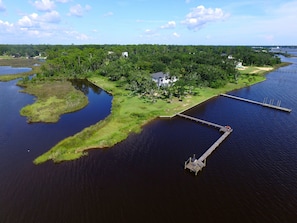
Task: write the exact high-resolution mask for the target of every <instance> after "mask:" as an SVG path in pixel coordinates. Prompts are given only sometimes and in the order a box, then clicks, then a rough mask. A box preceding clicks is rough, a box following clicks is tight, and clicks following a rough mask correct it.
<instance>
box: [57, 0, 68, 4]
mask: <svg viewBox="0 0 297 223" xmlns="http://www.w3.org/2000/svg"><path fill="white" fill-rule="evenodd" d="M70 1H71V0H56V2H60V3H67V2H70Z"/></svg>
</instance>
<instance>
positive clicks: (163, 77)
mask: <svg viewBox="0 0 297 223" xmlns="http://www.w3.org/2000/svg"><path fill="white" fill-rule="evenodd" d="M151 76H152V80H153V81H154V82H155V83H156V84H157V85H158V87H161V86H162V87H167V86H169V85H170V84H171V83H174V82H176V81H177V78H176V77H171V76H170V75H169V74H164V73H163V72H157V73H154V74H152V75H151Z"/></svg>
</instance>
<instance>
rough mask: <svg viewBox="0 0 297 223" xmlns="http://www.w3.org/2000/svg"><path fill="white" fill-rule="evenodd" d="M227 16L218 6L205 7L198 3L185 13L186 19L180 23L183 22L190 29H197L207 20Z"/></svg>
mask: <svg viewBox="0 0 297 223" xmlns="http://www.w3.org/2000/svg"><path fill="white" fill-rule="evenodd" d="M227 17H228V15H227V14H225V13H224V12H223V10H222V9H220V8H215V9H212V8H205V7H204V6H203V5H200V6H197V7H196V8H193V9H192V10H191V12H190V13H189V14H187V15H186V20H184V21H182V24H185V25H186V26H187V27H188V29H190V30H194V31H197V30H199V29H200V28H202V27H203V26H204V25H205V24H207V23H209V22H215V21H221V20H224V19H225V18H227Z"/></svg>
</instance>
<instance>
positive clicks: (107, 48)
mask: <svg viewBox="0 0 297 223" xmlns="http://www.w3.org/2000/svg"><path fill="white" fill-rule="evenodd" d="M0 53H2V55H14V56H16V55H17V56H27V57H28V58H30V57H34V56H35V57H36V56H37V55H39V56H41V55H42V56H45V57H46V58H47V59H46V62H45V63H44V64H43V65H42V67H41V72H40V73H39V74H37V75H36V77H35V78H33V81H34V80H38V79H48V78H54V79H59V78H60V79H61V78H67V79H71V78H88V77H92V76H94V75H102V76H105V77H107V78H108V79H109V80H111V81H116V82H117V84H118V86H119V87H123V88H125V89H126V90H130V91H131V94H136V95H143V96H149V97H154V96H155V95H159V96H160V95H161V96H162V97H172V96H176V97H182V96H184V95H186V94H192V93H195V91H193V89H197V88H200V87H211V88H218V87H222V86H224V85H225V84H226V83H228V82H236V81H237V78H238V75H239V73H238V70H237V69H236V66H237V65H238V64H240V65H243V66H274V65H276V64H279V63H280V62H281V61H280V59H279V58H278V57H277V56H275V55H274V54H273V53H270V52H269V50H268V49H263V48H261V50H258V49H257V50H256V49H254V48H252V47H248V46H176V45H81V46H76V45H12V46H11V45H0ZM156 72H163V73H166V74H169V77H176V78H177V81H176V82H175V83H174V84H171V85H170V86H169V87H166V88H163V87H161V88H160V87H158V86H157V85H156V84H155V82H153V81H152V77H151V75H152V74H153V73H156Z"/></svg>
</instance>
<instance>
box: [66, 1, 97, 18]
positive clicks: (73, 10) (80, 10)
mask: <svg viewBox="0 0 297 223" xmlns="http://www.w3.org/2000/svg"><path fill="white" fill-rule="evenodd" d="M89 10H91V6H89V5H85V7H82V6H81V5H80V4H77V5H74V6H71V7H70V9H69V13H68V15H69V16H77V17H82V16H83V15H84V13H85V12H86V11H89Z"/></svg>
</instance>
